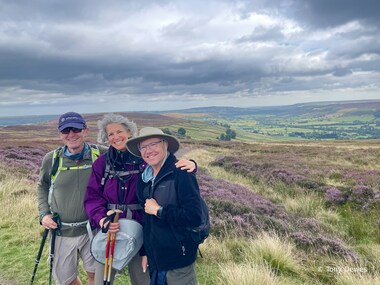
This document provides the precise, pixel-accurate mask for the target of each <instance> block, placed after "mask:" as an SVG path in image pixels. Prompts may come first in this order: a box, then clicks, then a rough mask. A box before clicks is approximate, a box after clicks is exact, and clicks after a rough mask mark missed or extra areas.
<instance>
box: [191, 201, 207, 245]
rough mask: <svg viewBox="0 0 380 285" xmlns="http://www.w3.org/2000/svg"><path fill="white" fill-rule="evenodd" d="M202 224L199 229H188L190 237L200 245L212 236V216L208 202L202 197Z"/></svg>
mask: <svg viewBox="0 0 380 285" xmlns="http://www.w3.org/2000/svg"><path fill="white" fill-rule="evenodd" d="M201 209H202V222H201V224H200V225H199V226H198V227H186V230H187V231H189V233H190V237H191V238H192V239H193V241H195V242H196V243H198V244H201V243H203V242H204V241H205V239H206V238H207V237H208V236H209V235H210V229H211V225H210V215H209V211H208V206H207V203H206V201H205V200H204V199H203V197H202V196H201Z"/></svg>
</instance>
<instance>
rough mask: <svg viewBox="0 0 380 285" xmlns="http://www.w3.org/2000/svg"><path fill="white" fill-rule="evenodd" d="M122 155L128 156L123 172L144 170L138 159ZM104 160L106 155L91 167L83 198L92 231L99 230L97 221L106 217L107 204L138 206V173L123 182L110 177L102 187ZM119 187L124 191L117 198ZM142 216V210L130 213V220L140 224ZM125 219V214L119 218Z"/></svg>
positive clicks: (141, 162)
mask: <svg viewBox="0 0 380 285" xmlns="http://www.w3.org/2000/svg"><path fill="white" fill-rule="evenodd" d="M110 151H115V150H114V149H112V147H110V149H109V150H108V152H110ZM123 155H128V159H127V162H125V163H124V165H123V167H124V170H125V171H130V170H136V169H140V170H141V169H143V168H144V166H145V165H144V163H143V161H142V160H141V159H140V158H137V157H135V156H132V155H131V154H129V153H128V152H125V153H123ZM105 159H107V153H105V154H102V155H101V156H100V157H99V158H98V159H97V160H96V161H95V162H94V164H93V165H92V173H91V176H90V180H89V182H88V185H87V191H86V194H85V197H84V208H85V211H86V213H87V216H88V218H89V220H90V223H91V227H92V228H93V229H95V228H96V229H100V226H99V221H100V220H101V219H102V218H104V217H106V216H107V211H108V209H107V204H124V205H125V204H127V205H130V204H138V200H137V195H136V189H137V182H138V180H139V176H140V173H135V174H131V177H128V179H125V181H120V180H119V179H117V178H116V177H113V176H110V177H108V179H106V181H105V184H104V186H102V185H101V180H102V178H103V171H104V168H105V165H106V164H105ZM121 187H124V189H125V190H124V195H123V197H119V195H120V193H121V190H120V189H121ZM143 215H144V211H142V210H134V211H132V219H134V220H136V221H138V222H139V223H141V222H142V220H143ZM125 217H126V213H125V212H123V213H122V214H121V215H120V218H125Z"/></svg>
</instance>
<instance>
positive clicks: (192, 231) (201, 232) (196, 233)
mask: <svg viewBox="0 0 380 285" xmlns="http://www.w3.org/2000/svg"><path fill="white" fill-rule="evenodd" d="M177 175H178V170H176V171H175V176H174V179H175V184H176V189H178V185H177ZM177 200H178V191H177ZM200 201H201V210H202V218H201V224H200V225H199V226H198V227H186V228H185V229H186V231H187V233H188V234H189V236H190V237H191V239H192V240H193V241H194V242H195V243H197V244H201V243H203V242H204V241H205V239H206V238H207V237H208V236H209V235H210V229H211V224H210V214H209V210H208V206H207V203H206V201H205V199H204V198H203V197H202V196H200ZM201 256H202V254H201Z"/></svg>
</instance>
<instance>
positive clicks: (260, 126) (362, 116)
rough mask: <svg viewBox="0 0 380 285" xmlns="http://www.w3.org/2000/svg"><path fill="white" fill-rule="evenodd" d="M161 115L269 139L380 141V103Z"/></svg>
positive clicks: (213, 109) (207, 109)
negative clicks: (233, 129)
mask: <svg viewBox="0 0 380 285" xmlns="http://www.w3.org/2000/svg"><path fill="white" fill-rule="evenodd" d="M159 113H160V114H165V115H168V116H172V117H177V118H187V119H192V120H199V121H205V122H208V123H209V124H213V125H224V126H225V125H228V126H230V127H231V128H235V129H237V130H240V131H245V132H248V133H254V134H260V135H263V136H265V137H267V138H268V139H281V140H284V139H286V140H288V139H339V140H342V139H344V140H347V139H349V140H351V139H379V138H380V100H364V101H340V102H318V103H302V104H295V105H289V106H273V107H249V108H236V107H203V108H192V109H186V110H176V111H170V112H169V111H168V112H159Z"/></svg>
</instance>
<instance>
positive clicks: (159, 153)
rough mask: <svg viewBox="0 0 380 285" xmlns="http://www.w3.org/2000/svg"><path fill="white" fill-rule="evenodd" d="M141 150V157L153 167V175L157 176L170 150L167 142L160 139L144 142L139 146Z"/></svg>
mask: <svg viewBox="0 0 380 285" xmlns="http://www.w3.org/2000/svg"><path fill="white" fill-rule="evenodd" d="M139 149H140V152H141V157H142V158H143V159H144V161H145V162H146V163H147V164H149V165H150V166H152V168H153V173H154V175H155V176H156V175H157V173H158V172H159V171H160V169H161V166H162V162H163V161H164V159H165V158H166V154H167V149H168V144H167V142H166V141H164V140H162V139H161V138H159V137H157V138H150V139H146V140H143V141H142V142H141V143H140V145H139Z"/></svg>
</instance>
